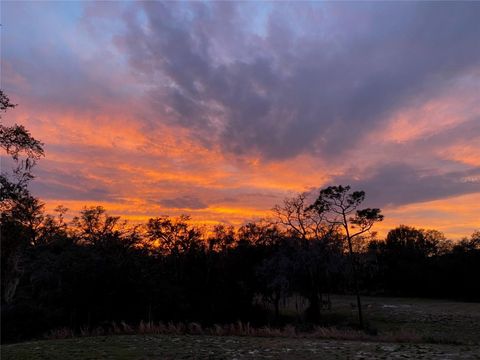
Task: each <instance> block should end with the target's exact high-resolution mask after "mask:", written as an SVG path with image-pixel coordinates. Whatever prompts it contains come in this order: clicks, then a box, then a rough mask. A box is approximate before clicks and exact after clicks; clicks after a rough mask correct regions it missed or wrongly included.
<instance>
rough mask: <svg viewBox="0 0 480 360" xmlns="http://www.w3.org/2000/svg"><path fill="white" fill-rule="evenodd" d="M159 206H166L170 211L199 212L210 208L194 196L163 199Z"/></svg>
mask: <svg viewBox="0 0 480 360" xmlns="http://www.w3.org/2000/svg"><path fill="white" fill-rule="evenodd" d="M158 204H160V205H162V206H165V207H166V208H169V209H190V210H199V209H206V208H208V205H207V204H206V203H204V202H203V201H202V200H200V199H199V198H197V197H194V196H182V197H177V198H173V199H162V200H159V201H158Z"/></svg>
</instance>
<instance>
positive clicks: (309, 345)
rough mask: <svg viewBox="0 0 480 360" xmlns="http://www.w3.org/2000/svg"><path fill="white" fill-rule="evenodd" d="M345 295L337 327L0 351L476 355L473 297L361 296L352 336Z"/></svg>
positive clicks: (114, 339)
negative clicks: (360, 321) (361, 316)
mask: <svg viewBox="0 0 480 360" xmlns="http://www.w3.org/2000/svg"><path fill="white" fill-rule="evenodd" d="M352 303H354V301H353V297H349V296H335V297H332V310H330V311H324V316H325V318H326V320H327V321H331V322H332V324H333V323H336V324H337V327H338V328H339V330H338V331H329V329H327V330H326V331H321V329H320V330H319V331H316V332H314V333H300V334H299V333H297V334H295V333H293V334H292V333H288V332H284V333H278V332H277V333H275V331H272V333H271V334H270V333H269V332H268V331H265V332H259V334H263V335H264V336H256V337H253V336H233V335H232V333H229V335H228V336H212V335H211V334H210V333H209V332H208V331H207V330H205V331H204V334H203V335H188V334H185V335H179V334H154V333H145V334H138V335H115V336H97V337H80V338H74V339H59V340H43V341H35V342H27V343H20V344H11V345H4V346H2V359H18V360H22V359H62V360H69V359H259V358H260V359H262V358H265V359H267V358H272V359H313V358H321V359H397V358H398V359H400V358H414V359H480V304H478V303H461V302H453V301H443V300H427V299H408V298H403V299H401V298H373V297H364V298H363V303H364V308H365V318H366V319H367V321H368V323H369V326H370V328H371V329H376V330H377V332H378V334H377V335H372V334H370V335H365V334H364V335H362V336H358V337H357V335H355V332H354V331H353V332H352V331H350V332H348V331H345V332H342V330H341V329H342V328H343V327H345V328H346V327H348V326H349V325H351V324H354V323H355V322H356V309H355V308H354V307H352V305H351V304H352ZM289 312H290V315H291V312H292V310H291V304H286V306H285V307H284V308H283V313H284V314H287V313H289ZM197 331H199V332H202V330H201V329H200V330H198V329H197ZM248 334H249V333H241V331H239V332H238V333H237V335H248ZM288 334H290V335H289V336H286V335H288ZM273 335H275V336H273ZM345 336H346V337H345ZM352 339H358V340H354V341H352ZM409 339H411V340H409ZM360 340H362V341H360ZM409 341H412V342H409Z"/></svg>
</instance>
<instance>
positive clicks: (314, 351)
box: [2, 335, 480, 360]
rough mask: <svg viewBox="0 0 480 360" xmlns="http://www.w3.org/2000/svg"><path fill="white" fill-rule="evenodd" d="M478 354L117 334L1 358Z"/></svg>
mask: <svg viewBox="0 0 480 360" xmlns="http://www.w3.org/2000/svg"><path fill="white" fill-rule="evenodd" d="M319 358H321V359H402V358H413V359H435V358H437V359H478V358H480V349H479V348H478V347H477V346H469V345H457V346H454V345H439V344H394V343H374V342H360V341H338V340H315V339H306V338H262V337H232V336H228V337H227V336H202V335H199V336H191V335H182V336H173V335H120V336H111V337H90V338H78V339H67V340H47V341H38V342H29V343H23V344H14V345H7V346H4V347H3V348H2V359H3V360H10V359H12V360H13V359H15V360H39V359H51V360H55V359H58V360H70V359H125V360H126V359H165V360H166V359H319Z"/></svg>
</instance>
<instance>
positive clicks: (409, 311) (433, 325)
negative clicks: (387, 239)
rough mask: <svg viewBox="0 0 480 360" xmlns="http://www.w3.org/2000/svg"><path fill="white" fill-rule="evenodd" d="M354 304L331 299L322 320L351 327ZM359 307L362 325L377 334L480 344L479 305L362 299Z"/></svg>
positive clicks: (342, 298) (348, 299)
mask: <svg viewBox="0 0 480 360" xmlns="http://www.w3.org/2000/svg"><path fill="white" fill-rule="evenodd" d="M354 303H355V299H354V297H349V296H334V297H332V310H330V311H325V316H326V317H328V316H331V317H333V319H332V320H333V321H338V319H337V318H340V319H343V321H345V322H349V323H355V322H356V321H357V318H356V317H357V309H356V308H353V307H352V305H351V304H354ZM362 303H363V309H364V314H365V319H366V321H367V322H368V323H369V325H370V326H371V327H372V328H374V329H377V330H378V333H379V334H382V333H385V332H410V333H415V334H416V335H418V336H419V337H421V338H423V339H424V340H426V341H429V342H443V343H445V342H450V343H465V344H477V345H479V344H480V303H465V302H455V301H448V300H432V299H417V298H415V299H413V298H382V297H362ZM340 321H341V320H340Z"/></svg>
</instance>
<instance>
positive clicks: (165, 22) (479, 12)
mask: <svg viewBox="0 0 480 360" xmlns="http://www.w3.org/2000/svg"><path fill="white" fill-rule="evenodd" d="M323 5H324V6H314V5H312V4H295V6H291V5H289V4H278V5H277V4H276V5H275V6H274V11H272V12H270V13H269V14H268V18H267V21H266V22H265V24H264V29H260V30H258V29H256V28H255V26H254V24H253V23H252V22H249V20H248V19H249V17H248V14H245V9H246V8H244V7H243V6H242V5H241V4H240V5H234V4H227V5H226V4H223V3H219V4H217V3H208V4H204V3H188V4H185V3H181V4H173V3H166V4H164V3H157V2H146V3H141V4H138V6H137V13H135V12H133V11H130V12H129V15H128V16H126V24H127V28H128V32H127V33H126V35H125V36H124V37H123V38H122V39H121V41H119V44H121V46H122V50H124V51H127V52H128V54H129V59H130V64H131V66H132V67H133V69H135V71H136V72H137V73H138V74H140V75H139V76H141V78H142V79H143V81H146V82H147V83H148V84H149V86H150V89H151V90H150V91H149V97H150V99H151V105H152V106H153V108H154V111H155V113H156V114H157V115H158V117H160V118H162V119H168V121H170V122H173V123H175V124H178V125H180V126H184V127H188V128H190V129H192V130H193V131H194V133H195V134H196V135H197V136H198V137H199V138H200V139H203V140H204V142H205V143H209V142H212V141H214V142H215V143H217V142H220V144H221V146H223V148H224V149H225V150H227V151H229V152H233V153H235V154H244V153H251V152H256V153H259V154H260V155H262V156H263V157H264V158H266V159H275V158H287V157H290V156H294V155H296V154H298V153H301V152H304V151H308V152H315V151H318V152H319V153H320V154H324V155H330V156H332V155H333V154H339V153H340V154H341V153H342V152H343V150H344V149H346V148H351V147H352V146H355V143H356V141H358V140H359V139H361V138H362V136H363V135H364V134H365V133H367V132H368V131H369V130H371V128H372V127H375V126H376V125H378V124H379V122H381V121H382V119H385V117H386V116H387V115H389V114H390V113H392V112H394V111H396V110H398V109H400V108H401V107H403V106H405V105H408V104H415V103H421V102H422V101H425V100H426V99H429V98H430V97H432V96H434V95H435V94H436V92H437V91H438V89H439V88H442V87H444V86H447V85H448V84H449V81H451V80H452V79H454V78H455V77H456V76H460V75H462V74H465V73H466V72H468V71H469V70H471V69H473V68H477V67H478V66H479V64H480V47H479V46H478V38H479V37H480V22H479V21H478V18H479V17H480V4H479V3H464V2H462V3H447V2H442V3H374V4H369V3H356V4H351V3H349V4H348V5H347V4H342V3H326V4H323ZM258 6H259V9H261V8H262V6H261V5H258ZM139 14H141V15H142V16H140V15H139ZM223 14H226V15H225V19H224V20H222V21H220V20H218V18H219V16H221V15H223ZM306 14H309V15H308V16H307V15H306ZM224 32H226V33H227V34H226V35H225V34H224Z"/></svg>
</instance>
